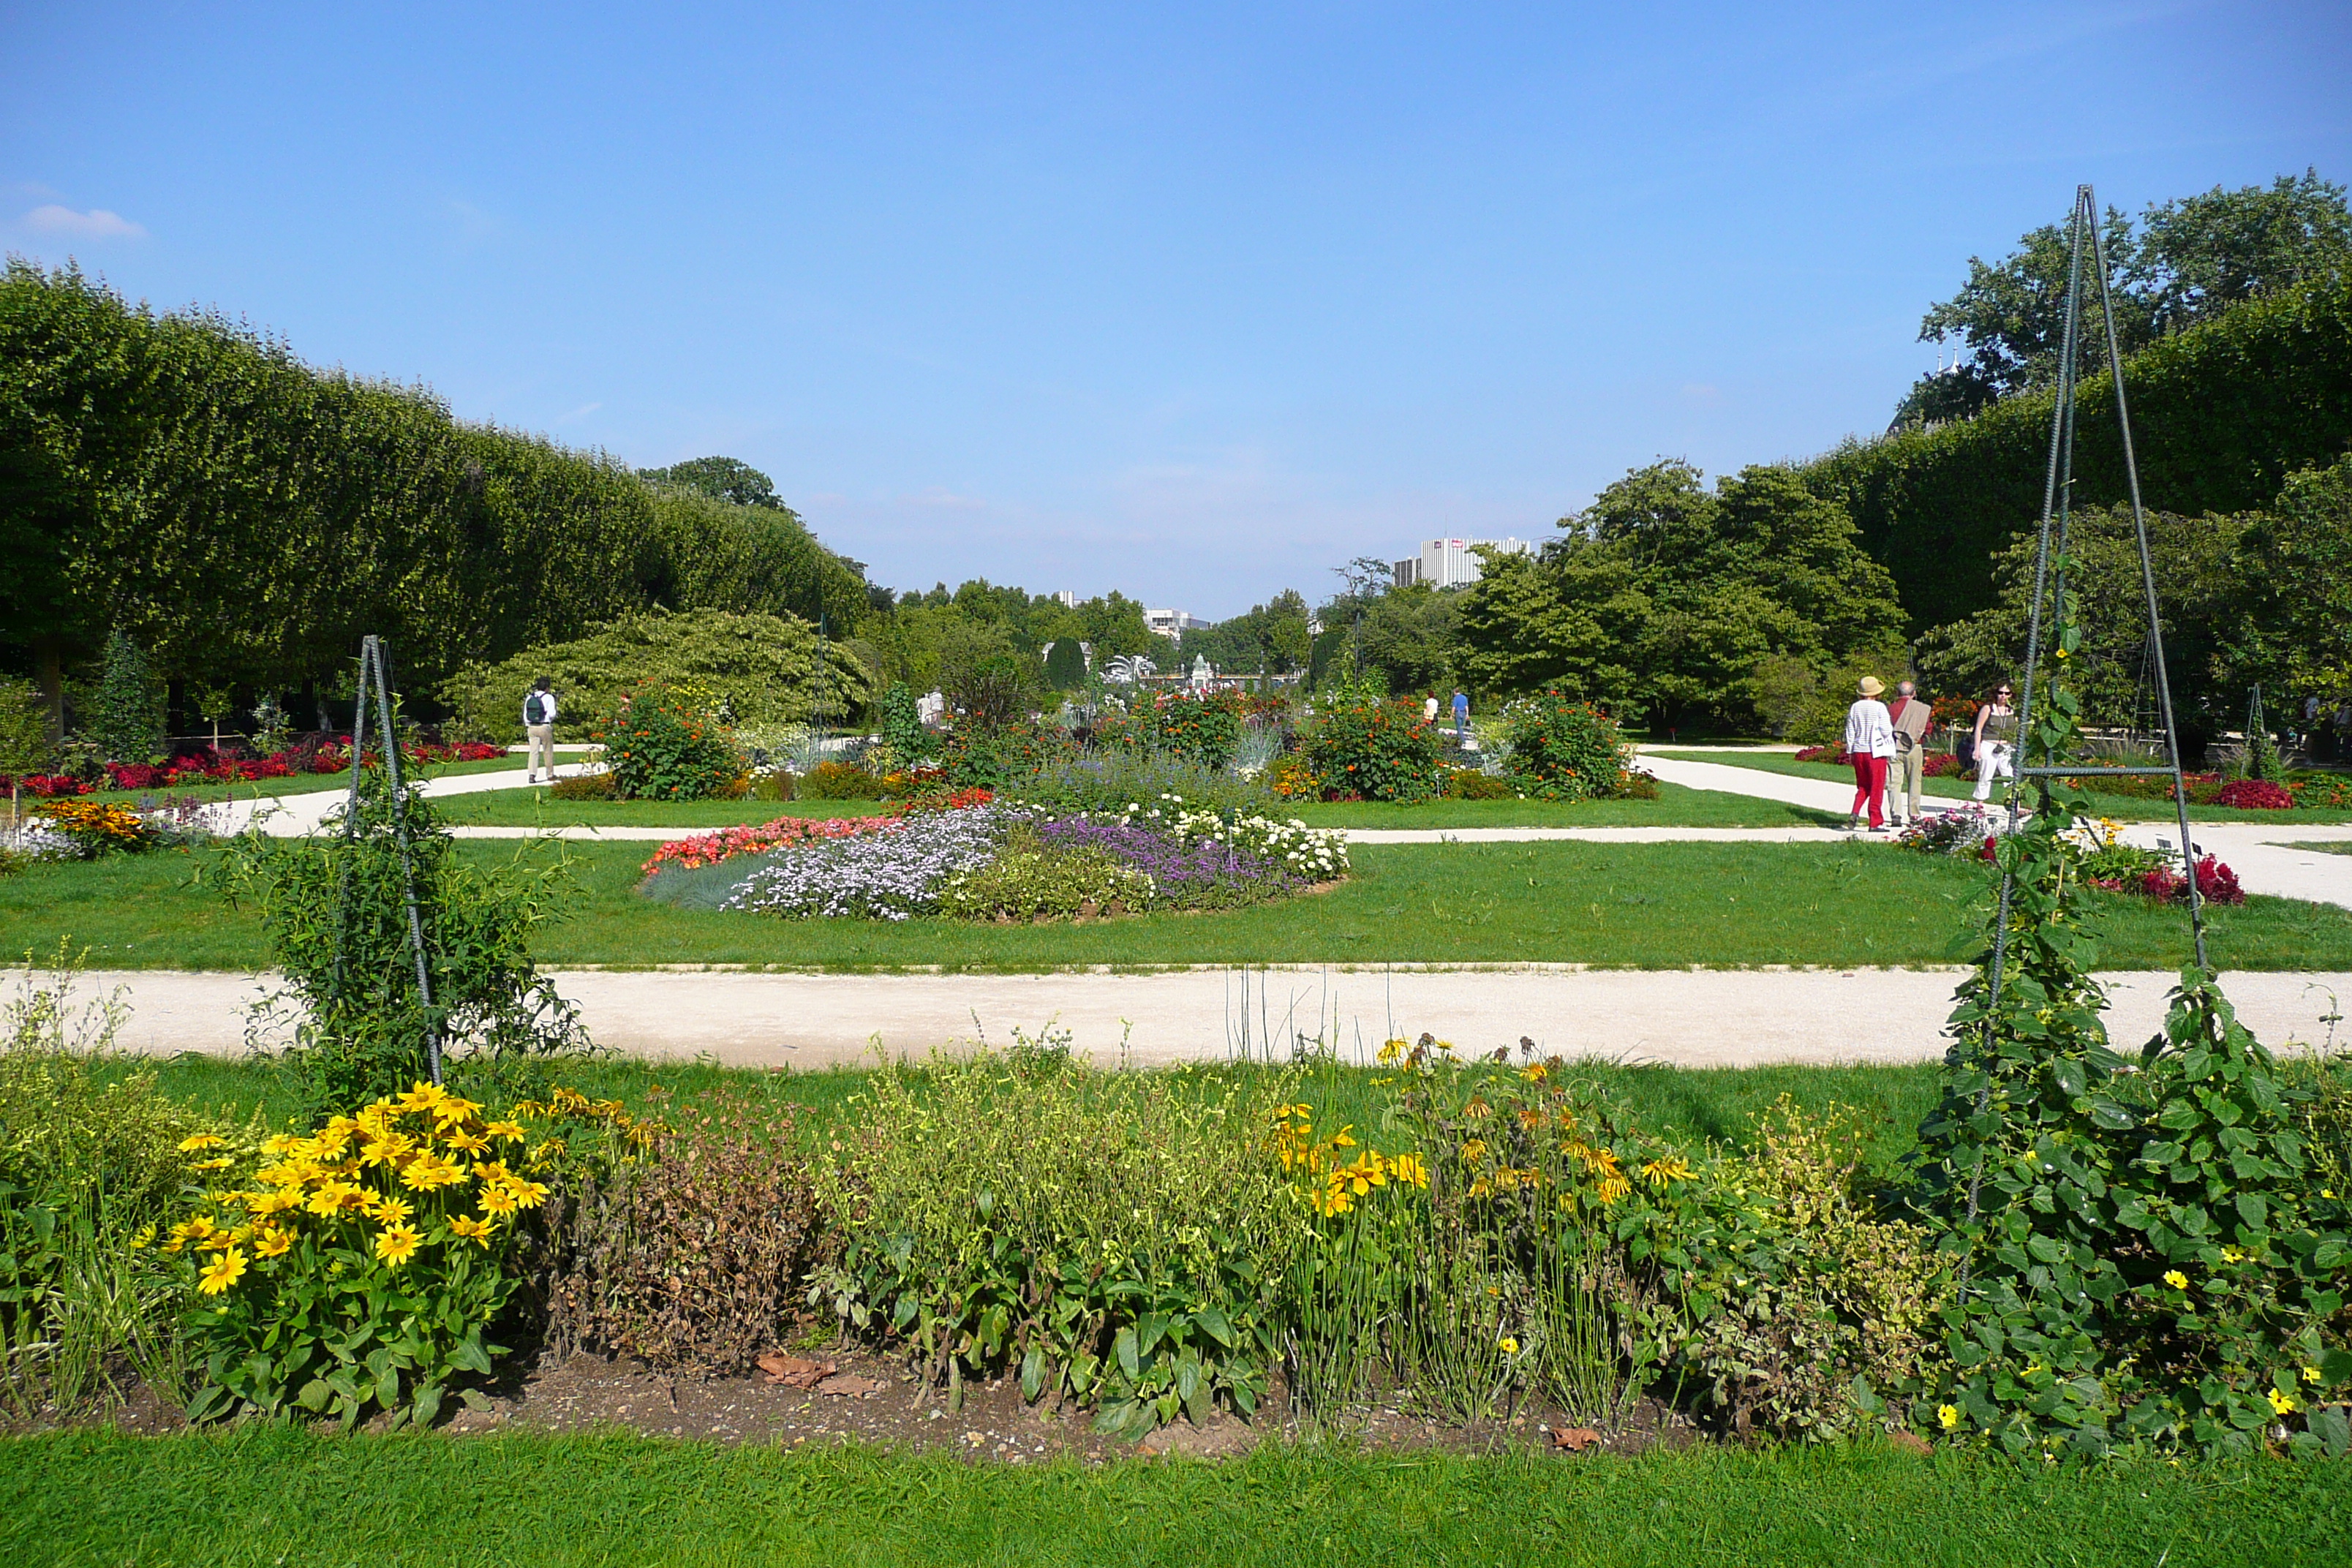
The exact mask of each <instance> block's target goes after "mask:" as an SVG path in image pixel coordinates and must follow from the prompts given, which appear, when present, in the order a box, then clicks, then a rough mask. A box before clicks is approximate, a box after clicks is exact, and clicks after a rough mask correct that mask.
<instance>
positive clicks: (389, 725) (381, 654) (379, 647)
mask: <svg viewBox="0 0 2352 1568" xmlns="http://www.w3.org/2000/svg"><path fill="white" fill-rule="evenodd" d="M390 663H391V655H390V654H389V653H388V652H386V651H385V648H384V646H383V639H382V638H381V637H362V638H361V639H360V680H359V692H358V696H357V698H356V699H355V700H354V701H353V703H352V789H351V795H350V796H349V798H348V799H346V800H345V802H344V803H343V841H344V843H346V844H350V843H352V842H354V841H356V840H357V839H358V837H359V832H360V760H361V758H362V756H363V755H365V753H366V751H367V741H368V705H369V703H370V701H371V700H373V703H374V706H375V716H376V731H377V733H378V734H379V735H380V736H381V737H382V739H381V740H380V742H379V744H381V745H382V746H383V765H384V770H385V781H384V782H385V783H386V784H388V785H389V786H390V789H389V794H388V797H387V798H388V802H389V807H390V814H391V817H392V836H393V841H394V843H395V844H397V845H398V846H399V847H400V883H401V892H402V896H403V898H404V900H406V903H407V907H408V911H407V912H408V951H409V954H410V956H411V957H412V958H414V959H415V963H416V996H417V1000H418V1002H419V1003H421V1004H422V1005H423V1006H424V1009H425V1060H426V1062H427V1063H428V1064H430V1066H431V1068H432V1072H433V1081H434V1082H435V1083H436V1084H438V1083H439V1082H440V1081H441V1016H440V1014H439V1013H438V1012H436V1010H435V1008H434V1005H433V970H432V966H431V964H429V963H426V962H425V922H424V921H423V919H422V918H421V917H420V915H419V914H418V911H417V905H416V864H415V856H414V854H413V853H412V851H411V848H410V846H409V842H408V813H407V811H406V810H405V809H404V805H405V804H406V803H405V800H404V796H403V795H402V785H401V782H400V734H399V732H398V731H396V730H394V727H393V722H392V692H391V677H390V675H389V673H388V666H389V665H390ZM351 879H352V872H351V861H350V859H349V858H348V857H346V858H345V859H344V862H343V868H342V874H341V878H340V879H338V881H337V883H336V887H335V968H334V981H333V984H334V987H335V992H336V999H337V1000H338V1001H340V1000H341V993H342V988H343V954H344V952H345V949H346V946H347V943H346V942H345V940H344V939H345V937H346V935H347V934H348V932H349V931H350V924H351Z"/></svg>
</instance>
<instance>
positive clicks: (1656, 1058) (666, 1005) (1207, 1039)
mask: <svg viewBox="0 0 2352 1568" xmlns="http://www.w3.org/2000/svg"><path fill="white" fill-rule="evenodd" d="M552 973H554V975H555V977H556V983H557V985H558V987H559V988H560V989H561V990H562V993H563V994H564V995H565V996H567V997H569V998H570V999H572V1001H574V1002H576V1003H578V1004H579V1005H580V1008H581V1011H582V1014H583V1019H584V1021H585V1022H586V1024H587V1026H588V1029H589V1032H590V1033H591V1035H592V1036H593V1037H594V1038H595V1039H596V1040H597V1042H598V1043H599V1044H602V1045H605V1046H609V1047H615V1048H617V1049H619V1050H623V1051H625V1052H627V1053H629V1054H630V1055H633V1056H641V1057H648V1058H688V1059H691V1058H696V1057H700V1056H708V1057H710V1058H715V1059H717V1060H719V1061H721V1062H724V1063H727V1064H729V1065H730V1066H740V1067H782V1066H787V1065H789V1066H793V1067H803V1068H812V1067H826V1066H832V1065H835V1064H838V1063H844V1062H853V1061H856V1060H858V1059H859V1058H865V1057H866V1056H867V1055H868V1053H870V1052H871V1051H873V1050H874V1049H876V1048H877V1047H878V1048H880V1049H882V1050H884V1051H887V1052H888V1053H890V1054H891V1055H894V1056H898V1055H905V1054H913V1055H917V1056H919V1055H922V1054H924V1053H926V1052H928V1051H929V1050H930V1049H932V1048H933V1047H940V1046H945V1045H950V1044H951V1043H953V1042H957V1041H969V1040H973V1039H980V1038H984V1039H986V1040H988V1041H990V1042H992V1043H993V1044H997V1045H1005V1044H1009V1043H1010V1042H1011V1041H1012V1038H1013V1031H1014V1030H1016V1029H1019V1030H1024V1031H1026V1032H1028V1033H1029V1034H1030V1035H1032V1036H1034V1035H1036V1034H1037V1033H1039V1032H1040V1031H1041V1030H1043V1029H1044V1028H1045V1027H1046V1026H1047V1025H1049V1024H1058V1025H1059V1026H1062V1027H1065V1028H1067V1029H1068V1030H1070V1032H1071V1034H1072V1036H1073V1037H1074V1039H1075V1043H1076V1047H1077V1048H1078V1049H1080V1050H1083V1051H1085V1052H1087V1053H1088V1054H1089V1055H1092V1056H1093V1057H1095V1058H1097V1060H1100V1061H1103V1062H1106V1063H1112V1062H1117V1061H1119V1060H1120V1059H1122V1050H1124V1053H1125V1059H1126V1060H1128V1061H1130V1062H1132V1063H1133V1064H1135V1065H1138V1066H1150V1065H1156V1064H1161V1063H1167V1062H1175V1061H1200V1060H1220V1059H1223V1058H1228V1057H1234V1056H1239V1055H1243V1054H1244V1053H1246V1054H1248V1055H1251V1056H1259V1057H1262V1056H1265V1055H1266V1054H1267V1053H1268V1051H1269V1048H1270V1049H1271V1051H1272V1054H1273V1055H1275V1056H1276V1057H1278V1058H1286V1057H1287V1056H1288V1055H1289V1054H1290V1052H1291V1050H1292V1047H1293V1045H1294V1043H1295V1042H1296V1041H1297V1039H1298V1037H1302V1036H1303V1037H1306V1038H1307V1039H1308V1040H1310V1041H1311V1040H1316V1039H1322V1040H1328V1041H1334V1042H1336V1043H1337V1044H1338V1046H1339V1048H1340V1051H1341V1054H1342V1055H1343V1056H1344V1057H1346V1058H1349V1059H1351V1060H1353V1059H1365V1060H1369V1059H1370V1056H1371V1053H1372V1052H1374V1051H1376V1050H1377V1049H1378V1048H1379V1046H1380V1043H1381V1041H1382V1040H1384V1039H1387V1038H1390V1037H1393V1036H1404V1037H1417V1036H1419V1035H1420V1034H1421V1033H1422V1032H1423V1031H1424V1030H1427V1031H1429V1032H1430V1033H1433V1034H1434V1035H1436V1036H1438V1037H1440V1038H1442V1039H1449V1040H1452V1041H1453V1042H1454V1044H1455V1045H1456V1046H1458V1047H1461V1048H1462V1049H1464V1050H1465V1051H1491V1050H1493V1049H1495V1048H1496V1047H1500V1046H1514V1045H1516V1044H1517V1041H1518V1039H1519V1038H1520V1037H1521V1036H1526V1037H1528V1038H1530V1039H1532V1040H1534V1041H1535V1043H1536V1045H1537V1046H1538V1047H1539V1048H1541V1049H1542V1050H1543V1051H1545V1052H1547V1053H1549V1052H1557V1053H1559V1054H1560V1055H1562V1056H1570V1057H1575V1056H1598V1057H1605V1058H1612V1059H1614V1060H1622V1061H1630V1062H1660V1063H1670V1064H1673V1065H1675V1066H1677V1067H1750V1066H1755V1065H1757V1064H1759V1063H1765V1062H1814V1063H1829V1062H1855V1061H1884V1062H1903V1061H1920V1060H1926V1059H1930V1058H1935V1057H1937V1055H1939V1054H1940V1053H1941V1052H1942V1050H1943V1048H1944V1041H1943V1039H1942V1037H1941V1036H1940V1034H1939V1030H1940V1028H1941V1026H1942V1022H1943V1019H1944V1017H1945V1016H1946V1015H1947V1014H1948V1012H1949V1011H1950V1009H1951V996H1952V991H1953V988H1954V987H1955V986H1957V985H1958V984H1959V983H1960V981H1961V979H1962V978H1963V976H1964V975H1965V974H1966V973H1967V971H1965V970H1964V969H1959V968H1934V969H1849V970H1705V969H1702V970H1666V971H1660V970H1586V969H1579V968H1575V967H1573V966H1570V965H1557V966H1540V965H1521V966H1515V967H1511V968H1499V969H1486V970H1463V969H1453V970H1432V969H1422V968H1413V967H1394V968H1388V969H1354V970H1340V969H1319V968H1307V967H1289V968H1277V969H1273V970H1263V969H1251V970H1233V969H1190V970H1176V971H1161V972H1158V973H1141V974H1111V973H1084V972H1081V973H1055V974H891V975H859V974H792V973H786V974H777V973H746V972H742V971H726V970H694V971H685V972H680V971H647V970H634V971H606V970H586V969H573V970H556V971H553V972H552ZM2102 979H2103V980H2104V981H2105V983H2106V984H2108V986H2109V987H2110V994H2111V995H2112V997H2113V999H2114V1007H2113V1011H2112V1012H2111V1014H2110V1025H2109V1027H2110V1029H2111V1031H2112V1033H2113V1036H2114V1038H2115V1039H2116V1042H2117V1044H2118V1045H2119V1046H2133V1045H2137V1043H2138V1042H2139V1041H2141V1040H2144V1039H2146V1038H2147V1037H2148V1036H2149V1035H2151V1034H2153V1033H2154V1032H2155V1031H2156V1029H2157V1027H2158V1024H2159V1023H2160V1022H2161V1020H2162V1017H2163V1014H2164V1001H2165V995H2166V993H2167V992H2168V990H2169V989H2170V988H2171V986H2172V984H2174V981H2175V976H2173V975H2170V974H2168V973H2161V972H2130V973H2116V974H2108V975H2104V976H2102ZM269 984H271V980H270V977H268V976H266V975H258V974H224V973H184V972H175V971H168V970H126V971H115V972H100V973H93V974H90V975H89V976H88V977H87V981H86V985H87V987H88V988H89V989H90V990H93V991H95V992H104V991H106V990H110V989H111V988H113V987H116V986H120V987H121V992H122V995H123V999H124V1000H126V1001H127V1002H129V1003H130V1004H131V1008H132V1012H131V1021H130V1024H129V1026H127V1027H126V1028H125V1030H124V1032H123V1035H122V1037H121V1044H122V1046H123V1047H125V1048H127V1049H131V1050H138V1051H143V1052H150V1053H169V1052H175V1051H182V1050H195V1051H203V1052H206V1053H211V1054H234V1053H236V1052H237V1051H240V1050H242V1049H244V1048H245V1043H246V1042H245V1023H244V1009H245V1007H246V1005H247V1004H249V1003H250V1002H252V1001H253V1000H254V999H255V998H256V997H257V996H258V995H260V994H262V992H263V991H264V990H265V988H267V987H268V985H269ZM2223 984H2224V985H2225V986H2226V987H2227V989H2228V991H2229V994H2230V997H2231V1001H2232V1002H2233V1003H2235V1004H2236V1005H2237V1008H2238V1011H2239V1016H2241V1017H2242V1018H2244V1019H2245V1021H2246V1023H2247V1024H2248V1026H2250V1027H2252V1029H2253V1031H2254V1033H2255V1035H2256V1036H2257V1037H2259V1038H2261V1039H2262V1040H2263V1041H2264V1042H2265V1043H2267V1044H2271V1045H2273V1046H2282V1045H2284V1044H2286V1043H2288V1042H2290V1041H2295V1042H2301V1043H2303V1044H2305V1045H2320V1044H2325V1043H2326V1042H2327V1040H2328V1039H2329V1038H2330V1033H2329V1031H2330V1026H2329V1024H2328V1022H2327V1020H2326V1015H2327V1014H2329V1013H2330V1012H2333V1011H2336V1006H2335V1001H2334V999H2335V998H2337V997H2342V998H2346V999H2352V973H2338V974H2280V973H2230V974H2227V975H2224V976H2223ZM2341 1037H2342V1030H2341V1027H2340V1026H2337V1028H2336V1038H2338V1039H2340V1038H2341Z"/></svg>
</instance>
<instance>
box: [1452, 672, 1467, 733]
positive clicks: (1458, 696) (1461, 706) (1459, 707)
mask: <svg viewBox="0 0 2352 1568" xmlns="http://www.w3.org/2000/svg"><path fill="white" fill-rule="evenodd" d="M1469 738H1470V698H1469V696H1468V694H1467V693H1465V691H1464V690H1463V689H1461V688H1460V687H1458V686H1457V687H1455V688H1454V739H1455V740H1456V741H1466V740H1468V739H1469Z"/></svg>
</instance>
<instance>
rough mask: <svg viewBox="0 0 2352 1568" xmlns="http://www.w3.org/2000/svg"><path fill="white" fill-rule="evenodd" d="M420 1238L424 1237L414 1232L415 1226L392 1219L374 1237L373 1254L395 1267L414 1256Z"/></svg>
mask: <svg viewBox="0 0 2352 1568" xmlns="http://www.w3.org/2000/svg"><path fill="white" fill-rule="evenodd" d="M422 1240H424V1237H420V1236H418V1235H417V1234H416V1227H415V1226H412V1225H409V1224H407V1223H406V1222H404V1221H402V1220H394V1222H393V1223H392V1224H390V1225H388V1226H384V1227H383V1234H382V1235H380V1236H378V1237H376V1238H375V1255H376V1256H377V1257H378V1258H383V1260H384V1261H385V1262H386V1263H389V1264H391V1265H392V1266H393V1267H394V1268H399V1267H400V1266H401V1265H402V1264H404V1263H405V1262H407V1261H408V1260H409V1259H410V1258H413V1257H415V1254H416V1245H417V1243H418V1242H420V1241H422Z"/></svg>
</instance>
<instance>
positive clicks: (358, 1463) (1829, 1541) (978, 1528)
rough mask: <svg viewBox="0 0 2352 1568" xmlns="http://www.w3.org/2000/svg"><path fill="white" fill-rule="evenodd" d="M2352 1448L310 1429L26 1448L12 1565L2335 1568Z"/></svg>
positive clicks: (3, 1516) (99, 1439)
mask: <svg viewBox="0 0 2352 1568" xmlns="http://www.w3.org/2000/svg"><path fill="white" fill-rule="evenodd" d="M2347 1517H2352V1465H2345V1464H2340V1463H2338V1464H2291V1463H2287V1462H2284V1461H2263V1460H2253V1461H2243V1462H2239V1463H2235V1464H2230V1465H2198V1466H2189V1467H2182V1468H2174V1467H2171V1466H2166V1465H2158V1464H2155V1463H2141V1464H2116V1465H2110V1466H2105V1467H2101V1468H2095V1469H2089V1470H2074V1469H2065V1470H2060V1469H2055V1468H2045V1467H2033V1466H2024V1465H2020V1464H2017V1463H2015V1462H2006V1463H2005V1462H2001V1461H1999V1460H1993V1459H1988V1458H1976V1457H1972V1456H1969V1455H1962V1454H1938V1455H1936V1456H1933V1457H1928V1458H1921V1457H1916V1456H1910V1455H1905V1454H1900V1453H1897V1452H1895V1451H1893V1450H1892V1449H1889V1448H1886V1447H1880V1446H1876V1445H1873V1446H1870V1447H1856V1448H1850V1449H1837V1450H1807V1449H1801V1448H1800V1449H1789V1450H1782V1451H1780V1452H1748V1451H1726V1450H1717V1449H1698V1450H1695V1451H1691V1452H1685V1453H1682V1454H1654V1455H1651V1456H1647V1457H1644V1458H1611V1457H1608V1456H1587V1457H1583V1458H1560V1457H1554V1456H1550V1455H1530V1454H1525V1453H1517V1454H1510V1455H1503V1456H1496V1457H1489V1458H1468V1457H1464V1456H1459V1455H1449V1454H1437V1453H1381V1452H1362V1451H1357V1450H1354V1449H1351V1448H1349V1447H1343V1446H1338V1445H1331V1446H1319V1445H1317V1446H1303V1447H1283V1446H1273V1447H1267V1448H1265V1449H1261V1450H1260V1451H1259V1452H1257V1453H1255V1454H1254V1455H1251V1456H1249V1457H1248V1458H1243V1459H1238V1460H1234V1461H1232V1462H1230V1463H1227V1464H1224V1465H1221V1466H1220V1465H1207V1464H1199V1463H1184V1462H1175V1463H1160V1462H1153V1461H1149V1460H1126V1461H1121V1462H1118V1463H1114V1464H1109V1465H1104V1466H1100V1467H1097V1468H1086V1467H1082V1466H1079V1465H1076V1464H1073V1463H1067V1462H1061V1463H1055V1464H1051V1465H1044V1466H1038V1467H1035V1468H1017V1467H1011V1466H1003V1465H990V1464H973V1463H971V1462H969V1461H967V1460H964V1459H962V1458H959V1457H957V1456H954V1455H949V1454H929V1455H919V1456H918V1455H908V1454H892V1453H887V1452H878V1451H875V1450H871V1449H865V1448H848V1447H843V1448H837V1449H831V1450H827V1449H824V1448H802V1449H798V1450H793V1449H783V1450H779V1449H777V1448H773V1447H738V1448H719V1447H711V1446H709V1445H707V1444H701V1443H692V1442H681V1441H675V1440H663V1439H658V1438H642V1437H635V1436H625V1435H621V1434H616V1433H606V1434H598V1435H595V1436H526V1435H520V1434H510V1435H502V1436H488V1437H457V1438H451V1437H442V1436H399V1437H390V1438H385V1437H368V1436H355V1437H332V1436H315V1435H312V1434H310V1433H307V1432H303V1431H300V1430H297V1429H294V1428H291V1427H284V1426H250V1427H247V1428H244V1429H241V1430H236V1431H230V1432H224V1433H218V1434H204V1435H197V1436H175V1437H164V1438H140V1437H129V1436H121V1435H119V1434H116V1433H111V1432H88V1433H72V1434H63V1435H57V1436H42V1437H35V1438H16V1439H10V1440H5V1441H0V1560H5V1561H6V1562H8V1563H14V1564H20V1565H22V1568H36V1565H41V1568H47V1565H49V1564H59V1565H64V1564H72V1565H93V1568H94V1565H97V1564H113V1563H158V1564H162V1563H204V1564H220V1565H223V1568H243V1565H247V1564H252V1565H260V1564H272V1565H274V1564H278V1563H301V1564H303V1565H305V1568H346V1565H351V1568H358V1565H362V1564H365V1565H367V1568H392V1565H399V1564H433V1565H435V1568H440V1565H444V1564H447V1565H461V1564H474V1563H481V1564H495V1565H496V1568H510V1565H515V1564H525V1565H528V1568H562V1565H566V1564H574V1563H578V1564H591V1563H593V1564H606V1563H631V1564H635V1563H730V1564H749V1563H760V1564H777V1565H783V1564H793V1563H810V1564H819V1565H822V1568H856V1565H860V1564H867V1563H873V1564H892V1565H898V1564H928V1563H955V1564H973V1563H1068V1564H1085V1565H1087V1568H1100V1565H1117V1564H1146V1563H1181V1564H1185V1565H1186V1568H1207V1565H1210V1564H1226V1563H1232V1564H1261V1563H1262V1564H1268V1565H1271V1568H1299V1565H1300V1564H1305V1563H1312V1564H1315V1565H1317V1568H1324V1565H1329V1564H1344V1563H1391V1564H1402V1565H1406V1568H1445V1565H1450V1564H1457V1563H1459V1564H1465V1565H1466V1564H1474V1563H1475V1564H1480V1565H1486V1564H1517V1563H1528V1564H1537V1563H1540V1564H1544V1565H1545V1568H1576V1565H1579V1564H1600V1563H1608V1564H1625V1565H1633V1564H1658V1565H1659V1568H1694V1565H1696V1564H1714V1563H1726V1564H1777V1563H1807V1564H1813V1563H1819V1564H1836V1565H1839V1568H1845V1565H1863V1564H1894V1565H1897V1568H1984V1565H1986V1564H2006V1563H2067V1564H2080V1565H2093V1564H2116V1565H2119V1568H2120V1565H2124V1564H2129V1565H2132V1568H2147V1564H2150V1563H2163V1564H2165V1565H2166V1568H2197V1565H2200V1564H2208V1563H2210V1564H2227V1565H2230V1568H2254V1565H2261V1564H2269V1563H2317V1562H2321V1561H2324V1560H2325V1559H2326V1557H2328V1556H2329V1555H2331V1554H2332V1553H2333V1552H2335V1550H2336V1549H2335V1548H2331V1547H2328V1546H2327V1545H2326V1542H2328V1541H2330V1540H2335V1541H2336V1542H2338V1544H2339V1545H2340V1544H2341V1542H2342V1536H2341V1531H2342V1530H2343V1528H2344V1523H2345V1521H2346V1520H2347Z"/></svg>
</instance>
